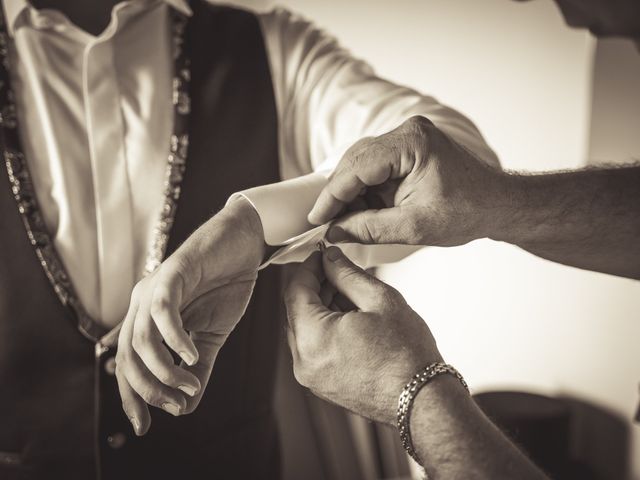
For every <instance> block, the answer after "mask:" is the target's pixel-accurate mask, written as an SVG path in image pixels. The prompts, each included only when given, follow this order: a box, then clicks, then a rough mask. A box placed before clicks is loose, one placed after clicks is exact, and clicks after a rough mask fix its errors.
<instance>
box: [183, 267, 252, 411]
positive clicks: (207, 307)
mask: <svg viewBox="0 0 640 480" xmlns="http://www.w3.org/2000/svg"><path fill="white" fill-rule="evenodd" d="M253 284H254V282H253V280H252V279H251V280H246V281H239V282H236V283H230V284H227V285H224V286H221V287H218V288H216V289H214V290H212V291H210V292H207V293H206V294H204V295H202V296H200V297H198V298H197V299H196V300H194V301H193V302H192V303H191V305H189V307H188V308H187V309H185V311H184V313H183V318H184V319H185V325H186V326H187V327H188V328H189V329H190V330H191V331H192V333H191V336H192V340H193V343H194V345H195V347H196V348H197V350H198V352H200V355H199V357H198V362H197V363H196V364H195V365H192V366H188V365H186V364H184V363H183V364H182V365H181V367H182V368H183V369H184V370H185V371H186V372H187V373H189V374H190V375H193V376H194V377H195V378H197V380H198V381H199V383H200V385H202V388H200V390H199V391H198V392H197V393H196V394H195V395H194V396H193V397H191V398H187V406H186V409H185V412H184V413H191V412H192V411H194V410H195V409H196V407H197V406H198V404H199V403H200V400H201V399H202V395H203V394H204V386H206V385H207V383H208V382H209V378H210V377H211V372H212V370H213V366H214V364H215V361H216V358H217V356H218V353H219V351H220V349H221V348H222V346H223V345H224V343H225V341H226V340H227V338H228V337H229V335H230V334H231V332H232V331H233V329H234V328H235V326H236V325H237V324H238V322H239V321H240V319H241V318H242V315H243V314H244V312H245V310H246V308H247V304H248V302H249V299H250V298H251V292H252V291H253Z"/></svg>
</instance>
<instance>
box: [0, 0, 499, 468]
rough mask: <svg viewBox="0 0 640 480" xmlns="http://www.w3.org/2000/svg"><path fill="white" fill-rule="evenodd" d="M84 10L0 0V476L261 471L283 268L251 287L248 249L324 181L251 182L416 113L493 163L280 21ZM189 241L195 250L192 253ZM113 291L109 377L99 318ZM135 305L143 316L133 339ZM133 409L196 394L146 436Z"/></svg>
mask: <svg viewBox="0 0 640 480" xmlns="http://www.w3.org/2000/svg"><path fill="white" fill-rule="evenodd" d="M87 6H88V2H77V1H53V0H51V1H44V0H41V1H37V2H36V1H33V2H32V4H29V3H27V2H26V1H24V0H5V1H4V2H3V13H4V17H5V21H4V22H3V32H2V38H1V40H2V42H1V45H0V53H2V56H3V62H2V66H3V72H2V73H3V76H2V84H1V91H0V109H1V110H0V113H1V114H2V116H1V119H2V122H1V127H2V138H1V142H2V148H3V150H4V158H5V163H6V167H7V168H6V170H7V171H6V176H7V178H8V182H3V183H4V184H3V185H2V186H0V231H1V232H2V235H0V265H2V268H1V269H0V332H2V333H1V334H0V352H2V353H1V355H0V385H2V387H3V391H4V392H8V394H3V395H2V396H1V397H0V411H1V412H2V414H1V415H2V418H0V425H2V428H0V473H1V474H2V475H0V476H2V477H3V478H4V477H9V475H11V476H17V477H19V476H23V475H24V474H31V475H32V476H33V477H34V478H59V477H63V478H91V477H102V478H128V477H134V476H135V475H136V474H138V475H143V477H144V478H169V477H173V476H175V475H182V476H185V477H189V478H199V477H207V476H212V475H214V474H215V475H219V476H221V478H254V477H258V476H259V477H260V478H273V477H277V475H278V450H277V437H276V431H275V424H274V420H273V414H272V409H271V405H272V404H271V402H272V398H271V397H272V391H273V379H274V365H275V358H276V357H275V355H276V343H277V339H278V336H279V333H278V332H279V329H278V324H279V323H278V322H279V315H278V310H279V305H280V302H279V292H280V290H279V272H278V270H276V269H274V268H270V269H268V270H266V271H264V272H262V273H261V274H260V280H259V281H258V282H257V283H255V286H254V282H255V279H256V276H257V269H258V267H259V265H260V264H261V263H262V262H263V260H264V256H265V251H266V247H265V239H266V240H268V243H271V244H273V245H278V244H281V243H282V242H283V241H284V240H286V239H287V238H289V237H291V236H294V235H297V234H300V233H303V232H304V231H305V230H306V229H307V228H308V227H309V226H308V224H307V223H306V213H307V212H308V210H309V209H310V207H311V205H312V204H313V202H314V201H315V196H316V193H317V192H319V191H320V189H321V188H322V186H323V185H324V175H323V174H317V175H315V176H311V177H309V178H308V179H305V180H304V181H302V183H296V182H295V181H294V183H293V184H291V183H284V184H282V185H281V186H280V187H269V188H266V189H258V190H255V189H251V188H252V187H256V186H260V185H265V184H274V183H277V182H278V181H280V180H287V179H293V178H294V177H299V176H301V175H305V174H309V173H312V172H313V171H315V170H324V171H326V169H327V168H331V166H332V161H331V160H329V161H327V159H335V161H337V160H338V159H339V158H340V154H341V152H342V151H344V150H345V149H346V148H348V147H349V146H350V145H352V144H353V143H354V142H355V141H357V140H358V139H359V138H361V137H364V136H369V135H377V134H380V133H384V132H386V131H389V130H391V129H393V128H395V127H397V126H398V125H400V124H403V123H405V122H406V121H407V120H408V119H410V118H411V117H413V116H415V115H421V116H425V117H428V118H429V119H430V120H431V121H432V122H433V123H434V124H435V125H436V126H437V127H438V128H440V129H441V130H442V131H444V132H446V133H447V134H448V135H449V136H450V137H451V138H453V139H455V140H456V141H457V142H459V143H460V144H463V145H465V147H466V148H468V149H470V150H472V151H474V152H475V153H476V154H477V155H478V156H480V157H481V158H482V159H483V160H485V161H486V162H488V163H492V162H493V163H495V161H496V160H495V156H494V155H493V153H492V152H491V150H490V149H489V148H488V147H487V146H486V144H485V143H484V141H483V139H482V137H481V136H480V134H479V133H478V131H477V130H476V129H475V127H474V126H473V125H472V124H471V122H469V121H468V120H467V119H466V118H464V117H463V116H462V115H460V114H458V113H457V112H455V111H453V110H451V109H448V108H446V107H444V106H442V105H440V104H438V103H437V102H436V101H435V100H434V99H432V98H430V97H425V96H422V95H420V94H418V93H416V92H414V91H412V90H410V89H407V88H403V87H399V86H396V85H393V84H391V83H389V82H387V81H384V80H381V79H379V78H378V77H376V76H375V74H374V73H373V71H372V70H371V69H370V68H369V67H368V66H367V65H366V64H365V63H363V62H361V61H358V60H356V59H354V58H353V57H351V56H350V55H349V53H348V52H346V51H345V50H344V49H342V48H341V47H340V46H339V45H338V44H337V43H336V42H335V40H333V39H332V38H331V37H329V36H327V35H326V34H324V33H323V32H322V31H319V30H317V29H316V28H315V27H314V26H313V25H311V24H309V23H308V22H306V21H304V20H302V19H300V18H298V17H295V16H293V15H291V14H290V13H288V12H286V11H283V10H277V11H274V12H271V13H268V14H260V15H256V14H252V13H248V12H243V11H240V10H234V9H230V8H227V7H217V6H211V5H208V4H206V3H205V2H203V1H194V2H192V3H187V2H186V1H183V0H165V1H161V0H139V1H130V2H122V3H117V4H116V2H113V1H103V2H91V8H87ZM406 125H407V128H410V126H411V121H408V122H406ZM334 163H335V162H334ZM248 189H249V190H248ZM240 191H245V193H244V198H237V199H236V200H234V201H231V202H229V204H228V205H227V206H226V207H224V205H225V203H226V202H227V199H228V198H229V197H230V196H231V195H232V194H233V193H234V192H240ZM247 199H248V200H249V201H247ZM223 207H224V208H223ZM274 207H275V208H279V209H282V211H280V212H276V213H275V215H273V212H270V209H272V208H274ZM221 208H222V210H221V211H220V212H219V213H218V214H217V215H215V216H214V217H213V218H212V219H211V220H209V219H210V217H211V215H213V214H214V213H216V211H218V210H219V209H221ZM279 216H287V218H288V221H287V222H284V223H280V224H279V225H275V224H274V223H273V221H271V220H270V219H271V218H276V219H277V218H278V217H279ZM207 220H209V221H208V222H207ZM205 222H206V223H205ZM203 223H204V225H203V227H202V228H201V229H200V230H199V231H198V233H197V234H196V235H195V236H192V237H190V239H189V241H188V242H186V243H185V244H184V246H183V247H181V248H180V249H178V246H179V245H180V244H181V243H182V242H183V241H185V239H187V237H188V236H189V235H190V233H191V232H193V231H194V230H195V229H196V228H197V227H198V226H199V225H202V224H203ZM199 251H200V252H207V255H206V257H205V258H206V262H205V263H201V262H199V263H198V264H193V263H190V262H192V260H193V259H196V258H199V257H198V256H197V255H194V252H196V253H198V252H199ZM170 254H172V255H171V256H170V257H169V261H167V262H166V263H164V264H163V266H162V267H161V268H160V269H159V270H157V267H158V265H159V264H160V262H161V261H162V260H163V258H164V257H165V256H168V255H170ZM291 258H292V257H291V256H290V257H288V258H287V256H286V255H285V256H284V257H281V259H280V261H281V262H285V261H288V259H291ZM151 272H155V273H151ZM145 275H148V276H147V278H146V280H144V281H142V282H141V283H140V284H139V286H138V287H137V288H136V290H135V292H134V294H133V295H131V290H132V289H133V287H134V285H135V284H136V282H138V281H140V280H141V278H143V276H145ZM176 286H177V287H181V288H173V287H176ZM252 292H253V299H252V301H251V303H249V298H250V296H251V293H252ZM162 293H164V294H167V295H168V294H171V295H182V298H178V299H176V298H172V299H171V300H172V301H174V303H163V302H164V300H165V299H166V298H163V297H162V295H160V294H162ZM130 296H131V299H132V302H131V304H132V309H130V310H129V317H128V318H129V321H128V322H125V326H124V328H123V331H122V332H123V334H122V335H121V336H120V344H121V345H128V346H129V347H127V348H126V349H124V350H123V351H122V352H120V353H119V358H118V368H117V372H116V371H115V370H116V367H115V361H114V354H115V343H116V340H117V330H113V329H114V327H116V326H117V325H118V324H119V323H120V321H121V320H122V319H123V318H124V317H125V314H126V313H127V311H128V309H127V307H128V306H129V299H130ZM247 304H248V305H249V306H248V308H247V309H246V310H247V311H246V314H245V315H244V319H243V321H242V322H240V323H239V324H238V327H237V328H235V326H236V324H237V323H238V320H239V319H240V317H241V316H242V314H243V313H244V311H245V307H247ZM168 306H171V308H173V309H174V310H172V311H171V314H173V315H174V318H175V316H176V315H178V314H179V313H180V312H181V313H182V320H183V321H184V326H185V327H186V328H188V329H189V330H190V331H191V333H192V335H191V337H192V340H191V339H189V341H187V339H186V338H185V334H184V331H182V336H180V335H181V333H180V331H178V332H177V335H178V337H176V338H172V337H171V331H164V332H163V333H164V334H165V335H164V337H163V338H164V339H165V340H166V342H167V345H169V346H170V347H172V349H173V350H174V352H175V353H177V354H178V355H179V356H180V357H182V359H183V360H185V361H187V362H188V363H189V364H191V363H194V362H195V365H193V366H192V367H190V368H189V369H187V370H183V369H179V370H180V371H182V372H184V373H176V372H177V370H178V368H177V367H175V369H176V370H175V372H174V373H176V375H177V376H164V377H163V371H162V365H166V364H167V362H169V363H170V352H169V351H168V350H166V349H164V350H160V349H158V348H155V347H157V346H158V343H159V339H160V335H159V331H158V330H157V329H156V330H154V328H160V329H162V328H164V325H166V324H165V323H163V322H162V318H163V316H162V315H163V312H165V310H163V308H165V307H168ZM176 308H177V309H178V310H175V309H176ZM150 310H153V312H155V311H156V310H157V313H159V314H158V315H154V316H153V317H152V315H151V313H152V312H150ZM135 316H138V317H141V318H142V317H144V319H146V320H147V323H146V325H147V326H148V327H150V328H148V329H146V330H145V329H144V328H143V327H144V326H145V323H144V321H141V322H137V325H138V324H139V326H138V327H136V328H137V329H136V332H134V331H133V318H134V317H135ZM156 317H157V318H156ZM152 318H153V320H156V321H157V322H158V325H157V327H156V326H155V323H153V324H152V323H150V322H151V319H152ZM234 328H235V329H234ZM232 330H233V333H232V334H231V331H232ZM149 335H150V336H149ZM227 337H228V339H227ZM191 341H193V343H191ZM223 343H225V345H226V346H225V348H224V349H222V350H220V347H221V346H222V344H223ZM131 344H133V345H134V347H136V346H137V348H136V349H132V348H131V347H130V345H131ZM218 350H220V355H219V356H218V358H217V359H216V356H217V354H218ZM214 360H215V365H216V367H215V371H214V372H213V377H212V381H211V385H209V388H208V389H207V394H206V395H205V396H203V393H204V387H205V384H206V382H207V380H208V378H209V375H210V374H211V369H212V367H213V364H214ZM114 373H117V376H118V379H119V383H120V385H119V387H120V393H121V394H122V398H123V406H124V410H125V411H126V416H125V415H123V414H122V410H121V403H120V398H119V396H118V393H117V386H116V381H115V377H114ZM164 373H166V372H164ZM163 381H164V382H167V383H169V384H170V385H166V384H165V383H163ZM158 392H159V393H158ZM143 399H144V400H146V401H147V402H149V403H151V404H153V405H155V406H157V407H160V408H162V409H164V410H165V411H166V412H168V413H170V414H172V415H178V414H181V413H184V412H187V411H191V410H193V409H194V407H195V406H196V405H197V403H199V402H201V403H202V405H201V407H200V408H199V409H198V411H197V412H196V413H194V414H193V415H190V416H188V417H185V418H183V419H174V418H173V416H171V415H167V414H166V413H165V412H161V411H159V410H158V411H155V410H154V412H153V422H154V428H153V429H152V430H151V432H150V434H149V435H148V436H146V437H144V439H143V440H142V439H137V438H136V437H135V436H133V435H131V434H130V433H129V432H130V427H129V423H131V424H132V425H133V427H134V429H135V431H136V433H138V434H142V433H144V432H146V430H147V429H148V427H149V424H150V420H151V417H150V416H149V412H148V410H146V407H144V403H143ZM151 459H153V461H152V460H151ZM5 472H7V473H6V474H5ZM9 478H11V477H9Z"/></svg>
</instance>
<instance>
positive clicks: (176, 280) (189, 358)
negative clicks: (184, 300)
mask: <svg viewBox="0 0 640 480" xmlns="http://www.w3.org/2000/svg"><path fill="white" fill-rule="evenodd" d="M161 268H162V267H161ZM158 274H159V279H158V283H157V284H156V287H155V288H154V291H153V296H152V298H151V306H150V313H151V317H152V318H153V321H154V322H155V324H156V326H157V327H158V331H159V332H160V335H162V338H163V340H164V341H165V343H166V344H167V346H168V347H169V348H170V349H171V350H173V351H174V352H176V353H177V354H178V355H179V356H180V358H182V360H183V361H184V362H185V363H186V364H187V365H194V364H195V363H196V362H197V361H198V350H197V349H196V347H195V345H194V344H193V342H192V341H191V338H190V337H189V334H188V333H187V332H186V331H185V330H184V328H183V326H182V317H181V316H180V305H181V292H182V288H183V285H184V283H183V280H182V276H181V275H180V274H179V273H178V272H177V271H172V270H165V271H162V270H161V271H160V272H158ZM145 363H146V362H145Z"/></svg>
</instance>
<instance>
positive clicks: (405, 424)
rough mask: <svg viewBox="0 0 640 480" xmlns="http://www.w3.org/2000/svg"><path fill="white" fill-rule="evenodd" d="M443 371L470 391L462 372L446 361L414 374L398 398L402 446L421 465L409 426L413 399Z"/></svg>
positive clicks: (433, 364)
mask: <svg viewBox="0 0 640 480" xmlns="http://www.w3.org/2000/svg"><path fill="white" fill-rule="evenodd" d="M442 373H448V374H451V375H453V376H454V377H456V378H457V379H458V380H459V381H460V383H461V384H462V385H463V386H464V388H466V389H467V391H469V387H468V386H467V382H465V381H464V378H462V375H460V372H458V371H457V370H456V369H455V368H453V367H452V366H451V365H448V364H446V363H432V364H431V365H429V366H427V367H425V368H423V369H422V370H420V371H419V372H418V373H416V374H415V375H414V376H413V378H412V379H411V381H410V382H409V383H407V384H406V385H405V387H404V388H403V389H402V393H401V394H400V398H399V399H398V431H399V432H400V440H401V441H402V446H403V447H404V449H405V450H406V451H407V453H408V454H409V455H410V456H411V458H413V459H414V460H415V461H416V462H418V464H419V465H422V462H421V461H420V458H419V457H418V454H417V453H416V450H415V448H413V442H412V441H411V431H410V428H409V423H410V421H411V407H413V399H414V398H416V395H418V392H419V391H420V389H421V388H422V387H424V386H425V385H426V384H427V383H429V382H430V381H431V379H433V378H434V377H437V376H438V375H440V374H442ZM422 466H424V465H422Z"/></svg>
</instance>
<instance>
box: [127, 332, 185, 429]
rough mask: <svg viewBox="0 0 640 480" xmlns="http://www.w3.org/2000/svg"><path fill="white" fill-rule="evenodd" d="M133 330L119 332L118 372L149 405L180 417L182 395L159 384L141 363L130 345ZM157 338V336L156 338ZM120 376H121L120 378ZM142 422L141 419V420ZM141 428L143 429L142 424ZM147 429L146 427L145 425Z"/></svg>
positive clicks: (182, 408) (183, 403) (183, 406)
mask: <svg viewBox="0 0 640 480" xmlns="http://www.w3.org/2000/svg"><path fill="white" fill-rule="evenodd" d="M132 335H133V328H130V327H129V325H126V328H125V326H123V329H122V330H121V332H120V338H119V342H118V343H119V348H118V360H117V364H118V365H119V367H120V368H119V370H120V371H121V374H122V375H123V376H125V377H126V381H127V382H128V384H129V385H130V387H131V388H132V389H133V390H134V391H135V392H136V393H137V394H138V395H139V396H140V397H141V398H142V400H144V401H145V402H146V403H148V404H149V405H153V406H154V407H158V408H162V409H163V410H165V411H166V412H168V413H170V414H172V415H176V416H177V415H180V414H181V413H182V411H183V410H184V408H185V406H186V402H185V399H184V395H182V393H181V392H180V391H178V390H176V389H174V388H171V387H168V386H167V385H164V384H163V383H161V382H160V381H159V380H158V379H157V378H156V377H155V376H154V375H153V374H152V373H151V372H150V371H149V370H148V369H147V368H146V367H145V365H144V364H143V363H142V361H141V360H140V357H139V356H138V354H137V353H136V352H135V351H134V350H133V348H127V346H128V345H132ZM158 337H159V336H158ZM122 375H121V376H122ZM141 420H142V419H141ZM142 427H145V425H144V423H143V424H142ZM146 427H147V428H148V425H146Z"/></svg>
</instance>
